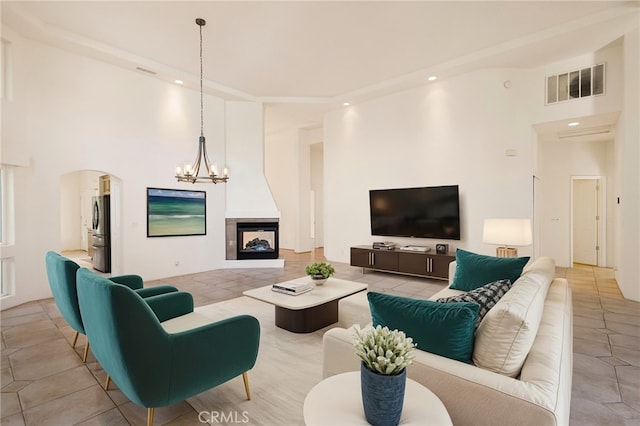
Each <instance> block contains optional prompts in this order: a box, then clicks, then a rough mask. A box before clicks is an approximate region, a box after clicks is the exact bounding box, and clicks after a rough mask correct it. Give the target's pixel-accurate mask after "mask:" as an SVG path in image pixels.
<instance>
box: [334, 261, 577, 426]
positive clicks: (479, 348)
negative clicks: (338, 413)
mask: <svg viewBox="0 0 640 426" xmlns="http://www.w3.org/2000/svg"><path fill="white" fill-rule="evenodd" d="M455 267H456V265H455V262H453V263H452V265H451V266H450V274H449V276H450V277H453V276H454V272H455ZM554 274H555V263H554V262H553V260H552V259H550V258H539V259H537V260H536V261H535V262H530V263H529V264H528V265H527V266H526V267H525V268H524V270H523V273H522V275H521V276H520V278H519V279H518V280H517V281H516V282H515V283H514V285H513V287H512V288H511V290H509V291H508V292H507V294H505V295H504V296H503V297H502V299H500V301H499V302H498V303H497V304H496V305H495V306H494V307H493V308H492V309H491V310H490V311H489V313H487V315H486V316H485V318H484V319H483V320H482V322H481V323H480V326H479V327H478V330H477V333H476V336H475V340H474V356H473V360H474V362H473V364H467V363H464V362H460V361H456V360H452V359H449V358H445V357H442V356H439V355H435V354H432V353H429V352H424V351H421V350H417V351H416V352H417V355H416V358H415V360H414V362H413V364H412V365H411V366H409V367H408V370H407V374H408V376H409V377H410V378H412V379H413V380H416V381H417V382H419V383H421V384H423V385H424V386H426V387H427V388H428V389H430V390H431V391H432V392H434V393H435V394H436V395H437V396H438V397H439V398H440V399H441V400H442V402H443V403H444V405H445V407H446V408H447V410H448V412H449V415H450V416H451V419H452V421H453V423H454V424H455V425H565V424H568V423H569V409H570V404H571V376H572V357H573V348H572V342H573V337H572V334H573V325H572V319H573V313H572V303H571V290H570V289H569V286H568V283H567V281H566V280H565V279H560V278H555V279H554V278H553V276H554ZM460 293H462V292H461V291H458V290H453V289H450V288H449V287H446V288H444V289H443V290H441V291H440V292H438V293H437V294H435V295H434V296H432V297H431V298H430V299H432V300H435V299H437V298H439V297H448V296H450V295H453V294H460ZM534 293H535V294H534ZM532 294H534V295H533V296H532ZM339 311H340V312H339V315H340V318H341V323H340V325H341V327H337V328H333V329H331V330H329V331H327V332H326V333H325V335H324V339H323V377H329V376H332V375H335V374H339V373H342V372H346V371H355V370H359V368H360V365H359V360H358V358H357V357H356V356H355V353H354V349H353V330H352V329H348V328H343V327H349V326H351V325H353V324H356V323H357V324H360V325H362V326H364V325H365V324H368V323H370V322H371V316H370V311H369V306H368V302H367V299H366V294H365V292H362V293H358V294H355V295H352V296H350V297H348V298H345V299H343V300H342V301H341V303H340V307H339ZM514 318H516V319H517V318H519V320H518V321H520V322H519V323H518V322H513V320H514ZM518 339H520V340H518ZM523 351H524V352H523ZM519 352H523V353H519ZM502 366H506V367H507V368H505V371H501V368H502ZM509 369H511V371H507V370H509ZM514 369H515V372H514ZM510 376H514V377H510Z"/></svg>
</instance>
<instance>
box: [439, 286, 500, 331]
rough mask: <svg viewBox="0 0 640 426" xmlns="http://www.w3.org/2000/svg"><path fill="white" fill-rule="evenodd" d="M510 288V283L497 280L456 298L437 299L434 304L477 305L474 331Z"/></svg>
mask: <svg viewBox="0 0 640 426" xmlns="http://www.w3.org/2000/svg"><path fill="white" fill-rule="evenodd" d="M510 288H511V281H509V280H498V281H494V282H492V283H489V284H485V285H483V286H482V287H478V288H476V289H475V290H471V291H468V292H466V293H462V294H459V295H457V296H451V297H443V298H440V299H437V300H436V302H440V303H450V302H472V303H477V304H478V306H479V307H480V309H479V310H478V318H477V319H476V329H477V328H478V326H479V325H480V322H481V321H482V319H483V318H484V316H485V315H486V314H487V312H489V309H491V308H493V306H494V305H495V304H496V303H498V301H499V300H500V299H501V298H502V296H504V295H505V294H506V293H507V291H509V289H510Z"/></svg>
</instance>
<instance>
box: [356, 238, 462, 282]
mask: <svg viewBox="0 0 640 426" xmlns="http://www.w3.org/2000/svg"><path fill="white" fill-rule="evenodd" d="M454 260H456V256H455V253H447V254H438V253H435V252H431V251H428V252H419V251H406V250H399V249H394V250H379V249H374V248H373V247H371V246H356V247H351V266H360V267H362V268H363V269H373V270H376V271H384V272H393V273H396V274H404V275H415V276H420V277H428V278H436V279H441V280H448V279H449V263H451V262H453V261H454Z"/></svg>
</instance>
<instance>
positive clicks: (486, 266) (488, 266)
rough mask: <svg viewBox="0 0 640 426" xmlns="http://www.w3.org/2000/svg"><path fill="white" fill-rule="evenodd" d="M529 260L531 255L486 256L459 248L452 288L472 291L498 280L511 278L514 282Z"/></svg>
mask: <svg viewBox="0 0 640 426" xmlns="http://www.w3.org/2000/svg"><path fill="white" fill-rule="evenodd" d="M527 262H529V257H495V256H485V255H482V254H477V253H472V252H469V251H466V250H462V249H457V250H456V272H455V275H454V277H453V283H452V284H451V288H453V289H456V290H462V291H471V290H475V289H476V288H478V287H482V286H483V285H485V284H488V283H490V282H493V281H498V280H510V281H511V282H512V283H514V282H516V280H517V279H518V278H519V277H520V274H522V268H524V266H525V265H526V264H527Z"/></svg>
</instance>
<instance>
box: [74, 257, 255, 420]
mask: <svg viewBox="0 0 640 426" xmlns="http://www.w3.org/2000/svg"><path fill="white" fill-rule="evenodd" d="M77 281H78V300H79V302H80V313H81V314H82V319H83V322H84V327H85V330H86V333H87V338H88V339H89V342H90V343H91V347H92V348H93V349H92V350H93V354H94V355H95V357H96V359H97V360H98V361H99V362H100V364H101V365H102V367H103V368H104V370H105V371H106V372H107V374H108V375H109V376H111V377H112V379H113V380H114V381H115V382H116V383H117V384H118V386H119V388H120V390H121V391H122V392H123V393H124V394H125V395H126V396H127V397H128V398H129V399H130V400H131V401H132V402H134V403H136V404H138V405H140V406H143V407H146V408H147V410H148V411H147V414H148V417H147V424H148V425H152V424H153V410H154V408H156V407H165V406H168V405H171V404H174V403H176V402H179V401H182V400H184V399H187V398H190V397H192V396H194V395H197V394H199V393H201V392H203V391H205V390H207V389H210V388H212V387H215V386H218V385H220V384H222V383H225V382H227V381H229V380H231V379H232V378H234V377H237V376H240V375H242V377H243V380H244V387H245V392H246V395H247V399H251V392H250V389H249V382H248V376H247V372H248V370H250V369H252V368H253V366H254V365H255V362H256V358H257V356H258V346H259V343H260V325H259V323H258V320H257V319H256V318H254V317H252V316H249V315H238V316H234V317H231V318H227V319H224V320H221V321H217V322H212V323H211V324H206V325H203V326H200V327H197V328H193V329H189V330H184V331H181V332H178V333H168V332H167V331H165V329H164V328H163V327H162V325H161V324H160V322H161V321H162V320H160V319H159V317H158V316H157V314H154V310H153V309H154V308H155V309H157V308H158V307H157V306H154V305H153V304H148V303H145V301H144V300H143V299H142V298H141V297H140V296H139V295H138V294H136V293H135V292H134V291H132V290H131V289H130V288H128V287H126V286H123V285H120V284H116V283H114V282H112V281H109V280H108V279H106V278H104V277H101V276H99V275H96V274H94V273H93V272H91V271H89V270H88V269H86V268H81V269H80V270H78V273H77ZM186 294H188V293H186ZM188 295H189V294H188ZM189 296H191V295H189ZM157 297H159V298H160V297H161V296H157ZM182 302H183V303H184V304H185V306H184V309H182V310H184V311H186V310H188V307H189V305H188V304H189V301H188V300H186V301H182ZM190 303H191V310H193V299H191V300H190ZM165 310H166V311H168V312H169V311H170V312H175V311H178V310H180V309H176V307H175V306H174V307H172V308H171V309H165ZM169 316H170V315H169ZM165 319H169V318H165Z"/></svg>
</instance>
